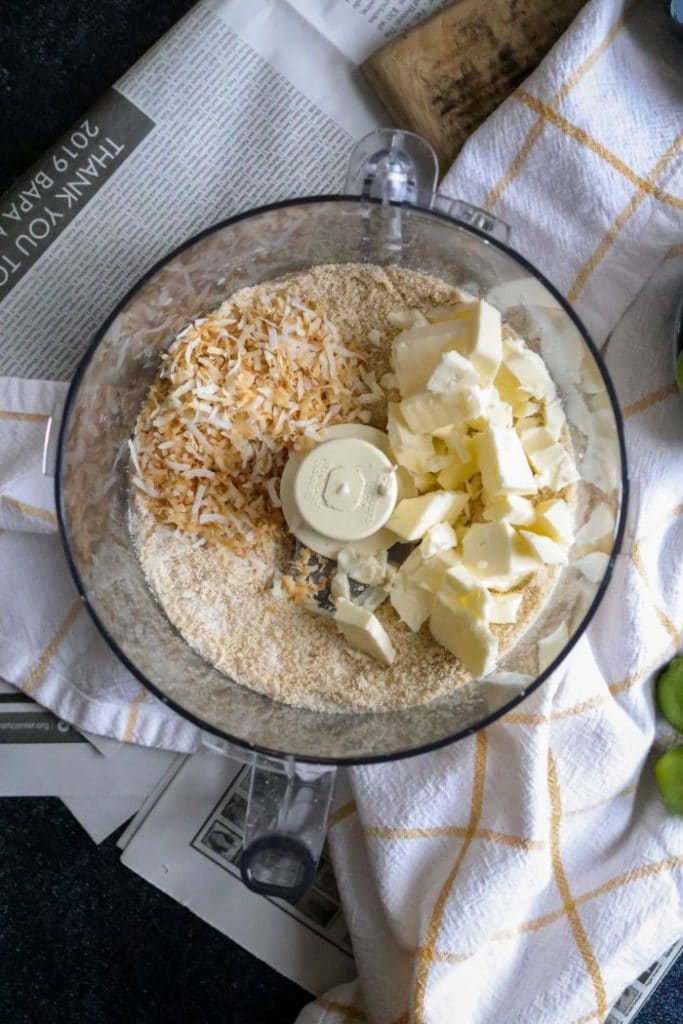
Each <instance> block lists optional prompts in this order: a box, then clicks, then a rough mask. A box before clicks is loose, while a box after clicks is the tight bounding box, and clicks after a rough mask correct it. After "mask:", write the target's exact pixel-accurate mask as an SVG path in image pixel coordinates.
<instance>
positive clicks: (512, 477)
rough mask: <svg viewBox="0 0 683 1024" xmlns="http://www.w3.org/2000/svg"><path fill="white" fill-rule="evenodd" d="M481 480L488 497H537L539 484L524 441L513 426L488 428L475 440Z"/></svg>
mask: <svg viewBox="0 0 683 1024" xmlns="http://www.w3.org/2000/svg"><path fill="white" fill-rule="evenodd" d="M475 444H476V452H477V459H478V462H479V468H480V470H481V478H482V482H483V485H484V490H485V491H486V493H487V495H488V497H489V498H497V497H498V496H499V495H502V494H534V493H535V491H536V482H535V480H534V475H533V473H532V472H531V468H530V466H529V463H528V461H527V457H526V455H525V454H524V449H523V447H522V444H521V441H520V439H519V437H518V436H517V434H516V433H515V431H514V430H513V429H512V428H511V427H489V428H488V430H485V431H484V432H483V433H481V434H479V435H477V437H476V441H475Z"/></svg>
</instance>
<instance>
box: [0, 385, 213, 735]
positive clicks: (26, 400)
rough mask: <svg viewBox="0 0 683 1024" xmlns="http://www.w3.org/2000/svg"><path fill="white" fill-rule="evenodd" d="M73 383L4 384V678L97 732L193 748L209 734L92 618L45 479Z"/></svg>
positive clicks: (0, 617)
mask: <svg viewBox="0 0 683 1024" xmlns="http://www.w3.org/2000/svg"><path fill="white" fill-rule="evenodd" d="M66 391H67V385H66V384H58V383H53V382H50V381H36V380H19V379H14V378H0V676H2V677H4V678H5V679H7V680H8V681H9V682H11V683H13V684H14V685H15V686H18V687H20V688H21V689H22V690H24V691H25V692H26V693H30V694H31V696H32V697H34V698H35V699H36V700H37V701H39V703H41V704H43V705H44V706H45V707H48V708H51V709H52V710H53V711H54V712H56V713H57V714H58V715H59V716H60V717H61V718H63V719H65V721H67V722H71V723H72V724H74V725H78V726H80V727H81V728H83V729H86V730H89V731H90V732H93V733H97V734H100V735H105V736H112V737H114V738H116V739H120V740H125V741H127V742H136V743H142V744H144V745H145V746H150V747H164V748H166V749H167V750H184V751H189V750H194V749H195V748H196V747H197V746H198V745H199V742H200V730H199V729H197V728H195V726H193V725H191V724H190V723H189V722H187V721H185V720H184V719H182V718H180V717H179V716H178V715H176V714H175V713H174V712H173V711H171V710H169V709H168V708H167V707H166V706H165V705H164V704H162V703H161V701H158V700H157V699H156V698H155V697H153V696H152V694H151V693H149V691H148V690H146V689H145V688H144V687H143V686H141V685H140V684H139V683H138V682H137V680H136V679H134V678H133V676H132V675H131V674H130V673H129V672H128V671H127V670H126V669H125V668H124V667H123V665H122V664H121V663H120V662H119V661H118V659H117V658H116V657H115V655H114V654H113V653H112V652H111V651H110V650H109V648H108V646H107V644H106V643H105V641H104V640H103V639H102V637H101V636H100V634H99V633H98V631H97V630H96V629H95V626H94V625H93V623H92V621H91V620H90V618H89V616H88V614H87V612H86V610H85V608H84V606H83V602H82V601H81V599H80V598H79V596H78V593H77V592H76V588H75V586H74V584H73V581H72V579H71V575H70V573H69V570H68V568H67V564H66V559H65V557H64V552H63V550H62V545H61V541H60V539H59V537H58V535H57V520H56V517H55V505H54V493H53V492H54V480H52V479H51V478H49V477H46V476H43V475H42V471H41V469H42V448H43V439H44V436H45V428H46V424H47V419H48V417H49V415H50V414H51V413H52V411H53V409H55V408H57V407H58V406H59V404H60V403H61V402H63V400H64V397H65V396H66Z"/></svg>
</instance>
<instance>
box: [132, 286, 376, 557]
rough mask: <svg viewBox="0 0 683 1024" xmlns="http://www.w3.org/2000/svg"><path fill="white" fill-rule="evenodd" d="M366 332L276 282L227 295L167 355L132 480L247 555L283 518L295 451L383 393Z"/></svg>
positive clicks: (161, 514)
mask: <svg viewBox="0 0 683 1024" xmlns="http://www.w3.org/2000/svg"><path fill="white" fill-rule="evenodd" d="M366 363H367V355H366V354H365V353H364V352H363V351H362V349H361V347H360V346H359V345H358V343H357V341H354V340H350V341H349V342H348V343H343V342H342V341H341V340H340V336H339V332H338V330H337V328H336V327H335V325H334V324H333V323H332V322H331V321H330V319H329V318H328V317H327V315H326V313H325V310H324V308H323V306H322V304H321V303H320V302H311V301H308V302H307V301H305V300H303V299H302V298H301V296H299V295H297V294H296V292H292V291H287V290H285V289H283V288H277V289H274V290H273V291H261V292H257V293H256V294H255V295H254V296H253V297H252V298H251V299H250V300H247V301H246V302H245V301H244V300H242V301H238V300H236V299H235V298H233V299H231V300H228V301H227V302H225V303H224V304H223V305H222V306H221V307H220V309H218V310H216V312H215V313H212V314H211V315H210V316H208V317H204V318H202V319H199V320H196V321H195V322H194V323H193V324H191V325H190V326H189V327H187V328H186V329H185V330H184V331H182V332H181V334H180V335H179V336H178V337H177V338H176V339H175V341H174V342H173V344H172V345H171V346H170V348H169V350H168V352H166V353H165V354H164V355H163V357H162V369H161V372H160V374H159V378H158V379H157V381H156V382H155V383H154V384H153V385H152V387H151V388H150V391H149V394H148V396H147V400H146V402H145V404H144V406H143V408H142V411H141V413H140V416H139V418H138V421H137V425H136V430H135V440H134V442H131V461H132V467H133V475H132V483H133V486H134V487H135V488H137V490H138V491H140V492H141V493H142V494H144V496H145V498H146V499H147V502H148V506H149V509H150V511H151V513H152V514H153V515H154V517H155V518H156V520H157V521H158V522H159V523H163V524H166V525H169V526H174V527H176V528H177V529H178V530H180V531H181V532H182V533H186V534H189V535H191V536H192V537H193V538H194V539H202V540H204V541H206V542H211V543H219V544H225V545H227V546H228V547H229V548H230V549H231V550H232V551H234V552H235V553H237V554H245V553H246V551H247V549H248V548H250V547H252V546H253V543H254V540H255V539H256V535H257V534H258V539H260V540H262V539H263V538H264V536H268V535H273V533H274V532H275V531H276V530H277V528H278V527H279V525H280V521H281V520H280V517H279V516H278V515H276V514H275V513H276V510H277V509H278V508H279V507H280V499H279V496H278V487H279V481H280V476H281V474H282V470H283V468H284V465H285V463H286V461H287V457H288V455H289V453H290V452H292V451H296V450H300V449H302V448H305V447H306V446H307V445H310V444H311V442H316V441H319V440H321V439H322V432H323V431H324V429H325V427H328V426H331V425H332V424H334V423H345V422H361V423H368V422H369V421H370V419H371V413H370V412H369V410H368V406H369V405H372V404H374V403H377V402H378V401H381V400H382V398H383V391H382V389H381V388H380V387H379V385H378V383H377V380H376V378H375V374H374V373H373V372H372V371H371V370H370V371H369V370H367V369H366V366H365V364H366Z"/></svg>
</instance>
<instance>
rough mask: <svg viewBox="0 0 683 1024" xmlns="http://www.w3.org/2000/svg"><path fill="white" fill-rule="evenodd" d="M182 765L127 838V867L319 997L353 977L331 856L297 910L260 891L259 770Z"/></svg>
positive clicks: (198, 759) (193, 761) (191, 760)
mask: <svg viewBox="0 0 683 1024" xmlns="http://www.w3.org/2000/svg"><path fill="white" fill-rule="evenodd" d="M182 760H183V764H182V766H181V767H180V768H179V770H176V771H175V772H173V773H170V774H169V776H168V779H169V782H168V785H167V786H166V787H165V788H161V787H160V789H161V792H158V793H157V798H156V799H155V800H154V801H153V802H152V803H151V806H150V804H149V803H147V804H146V805H145V806H144V807H143V808H141V810H140V813H139V815H138V817H137V819H136V820H134V821H133V822H132V823H131V827H130V828H129V830H127V832H126V833H124V834H123V836H122V837H121V840H120V845H121V846H122V847H123V855H122V857H121V860H122V862H123V863H124V864H125V865H126V866H127V867H129V868H131V869H132V870H133V871H135V872H136V873H137V874H139V875H141V876H142V877H143V878H146V879H147V881H149V882H151V883H152V884H153V885H156V886H157V888H159V889H162V890H163V891H164V892H166V893H168V894H169V896H172V897H173V898H174V899H176V900H178V902H180V903H182V904H183V906H186V907H189V908H190V910H192V911H194V913H195V914H197V915H198V916H199V917H201V918H202V919H203V920H204V921H207V922H208V923H209V924H211V925H213V926H214V928H217V929H218V930H219V931H221V932H223V934H224V935H227V936H228V937H229V938H231V939H233V940H234V941H235V942H238V943H239V945H240V946H242V947H243V948H244V949H247V950H249V952H250V953H253V955H254V956H257V957H259V959H261V960H264V961H265V962H266V963H267V964H269V965H270V966H271V967H273V968H274V969H275V970H277V971H279V972H280V973H281V974H284V975H285V976H286V977H288V978H290V979H291V980H292V981H294V982H296V983H297V984H298V985H301V987H302V988H305V989H307V990H308V991H309V992H312V993H314V994H316V995H317V994H320V993H322V992H325V991H326V990H327V989H329V988H331V987H332V986H334V985H337V984H340V983H341V982H343V981H349V980H350V979H351V978H353V977H354V976H355V967H354V962H353V953H352V950H351V942H350V939H349V933H348V928H347V926H346V922H345V920H344V914H343V911H342V907H341V900H340V897H339V893H338V891H337V884H336V881H335V877H334V869H333V867H332V862H331V860H330V857H329V853H328V850H327V848H324V849H323V853H322V856H321V858H320V862H319V864H318V868H317V871H316V874H315V878H314V881H313V885H312V887H311V888H310V889H309V890H308V892H307V893H306V894H305V895H304V896H303V897H302V898H301V899H300V900H299V901H298V902H297V903H296V904H295V905H292V904H290V903H288V902H286V901H284V900H280V899H273V898H271V897H267V896H259V895H256V894H254V893H252V892H250V891H249V890H248V889H247V888H246V887H245V886H244V885H243V883H242V879H241V876H240V868H239V865H240V856H241V852H242V840H243V837H244V821H245V814H246V807H247V799H248V794H249V771H250V769H249V768H248V767H246V766H245V765H244V764H242V763H241V762H239V761H235V760H232V759H231V758H229V757H225V756H223V755H221V754H214V753H210V752H208V751H200V752H198V753H196V754H192V755H190V756H188V757H186V758H184V759H182Z"/></svg>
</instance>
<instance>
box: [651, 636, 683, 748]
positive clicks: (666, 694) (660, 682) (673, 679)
mask: <svg viewBox="0 0 683 1024" xmlns="http://www.w3.org/2000/svg"><path fill="white" fill-rule="evenodd" d="M656 693H657V706H658V708H659V710H660V711H661V713H662V714H663V715H664V717H665V718H666V720H667V722H668V723H669V724H670V725H673V727H674V729H676V730H677V731H678V732H683V654H678V655H676V657H675V658H672V659H671V661H670V662H669V664H668V665H667V666H666V668H665V669H664V670H663V671H662V672H660V674H659V678H658V679H657V690H656Z"/></svg>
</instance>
